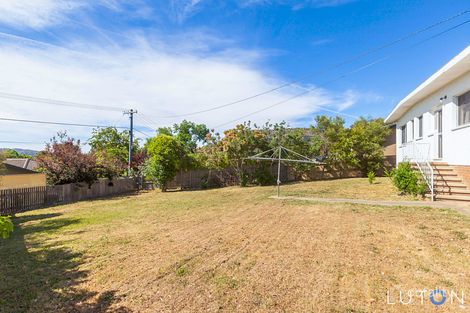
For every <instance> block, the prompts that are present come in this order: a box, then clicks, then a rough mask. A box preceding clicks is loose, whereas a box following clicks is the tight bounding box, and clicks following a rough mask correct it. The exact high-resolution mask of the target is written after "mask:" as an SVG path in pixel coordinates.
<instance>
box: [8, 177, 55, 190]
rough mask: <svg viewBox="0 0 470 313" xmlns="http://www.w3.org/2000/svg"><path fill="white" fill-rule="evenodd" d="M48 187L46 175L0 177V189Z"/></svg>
mask: <svg viewBox="0 0 470 313" xmlns="http://www.w3.org/2000/svg"><path fill="white" fill-rule="evenodd" d="M40 186H46V175H45V174H42V173H32V174H13V175H0V189H14V188H28V187H40Z"/></svg>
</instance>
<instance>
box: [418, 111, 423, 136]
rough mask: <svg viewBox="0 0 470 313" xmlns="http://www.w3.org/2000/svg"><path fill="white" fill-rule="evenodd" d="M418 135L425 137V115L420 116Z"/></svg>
mask: <svg viewBox="0 0 470 313" xmlns="http://www.w3.org/2000/svg"><path fill="white" fill-rule="evenodd" d="M418 137H419V138H421V137H423V116H420V117H418Z"/></svg>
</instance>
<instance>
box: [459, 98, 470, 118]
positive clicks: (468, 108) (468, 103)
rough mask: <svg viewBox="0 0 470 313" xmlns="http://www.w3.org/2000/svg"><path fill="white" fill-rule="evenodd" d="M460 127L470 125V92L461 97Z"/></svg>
mask: <svg viewBox="0 0 470 313" xmlns="http://www.w3.org/2000/svg"><path fill="white" fill-rule="evenodd" d="M458 106H459V126H460V125H464V124H468V123H470V92H467V93H465V94H463V95H461V96H460V97H459V103H458Z"/></svg>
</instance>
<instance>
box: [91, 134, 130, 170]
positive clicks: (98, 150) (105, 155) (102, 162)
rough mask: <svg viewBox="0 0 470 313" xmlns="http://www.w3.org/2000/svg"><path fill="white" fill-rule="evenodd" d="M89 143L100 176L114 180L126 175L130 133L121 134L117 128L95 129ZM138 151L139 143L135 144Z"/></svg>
mask: <svg viewBox="0 0 470 313" xmlns="http://www.w3.org/2000/svg"><path fill="white" fill-rule="evenodd" d="M88 143H89V144H90V146H91V151H92V153H93V154H95V156H96V161H97V164H98V166H99V172H100V173H99V175H100V176H102V177H107V178H109V179H112V178H113V177H116V176H121V175H123V174H124V173H125V171H126V170H127V167H128V157H129V131H128V130H124V131H121V132H119V131H118V130H117V129H116V128H115V127H106V128H98V129H94V130H93V133H92V135H91V138H90V139H89V141H88ZM133 151H138V141H137V140H135V141H134V143H133Z"/></svg>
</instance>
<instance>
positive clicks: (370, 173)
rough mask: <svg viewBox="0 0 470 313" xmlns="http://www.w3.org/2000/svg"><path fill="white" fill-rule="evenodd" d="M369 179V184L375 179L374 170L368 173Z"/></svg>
mask: <svg viewBox="0 0 470 313" xmlns="http://www.w3.org/2000/svg"><path fill="white" fill-rule="evenodd" d="M367 179H369V184H371V185H372V184H373V183H374V181H375V173H374V172H373V171H370V172H369V173H367Z"/></svg>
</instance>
